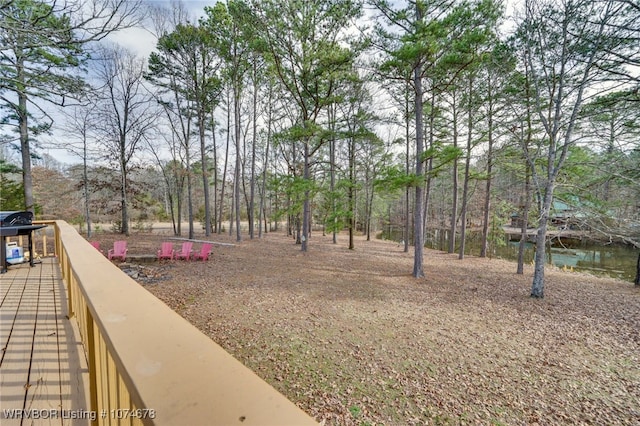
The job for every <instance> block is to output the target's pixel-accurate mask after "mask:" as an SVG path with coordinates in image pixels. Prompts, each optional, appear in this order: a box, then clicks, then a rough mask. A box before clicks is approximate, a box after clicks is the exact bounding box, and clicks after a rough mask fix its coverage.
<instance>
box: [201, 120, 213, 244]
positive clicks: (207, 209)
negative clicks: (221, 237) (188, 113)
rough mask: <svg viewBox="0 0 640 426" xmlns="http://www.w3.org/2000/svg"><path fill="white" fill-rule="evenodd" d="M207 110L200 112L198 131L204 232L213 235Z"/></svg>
mask: <svg viewBox="0 0 640 426" xmlns="http://www.w3.org/2000/svg"><path fill="white" fill-rule="evenodd" d="M205 120H206V117H205V112H204V111H200V112H199V114H198V133H199V136H200V162H201V163H202V190H203V192H204V234H205V235H206V236H207V237H208V236H209V235H211V206H210V205H209V204H210V200H209V168H208V166H207V144H206V140H205Z"/></svg>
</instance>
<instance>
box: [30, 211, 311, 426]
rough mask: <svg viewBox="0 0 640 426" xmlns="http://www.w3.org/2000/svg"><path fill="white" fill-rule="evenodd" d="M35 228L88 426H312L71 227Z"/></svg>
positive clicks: (58, 223)
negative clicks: (46, 236)
mask: <svg viewBox="0 0 640 426" xmlns="http://www.w3.org/2000/svg"><path fill="white" fill-rule="evenodd" d="M41 223H46V224H48V225H50V226H49V229H51V228H53V229H54V240H55V255H56V256H58V260H59V263H60V267H61V270H62V276H63V279H64V280H65V284H66V287H67V297H68V304H69V316H70V317H71V318H74V319H75V320H76V321H77V323H78V328H79V329H80V334H81V340H82V342H83V345H84V351H85V355H86V357H87V364H88V365H89V376H90V399H91V407H88V408H87V409H88V410H91V412H93V413H95V414H96V421H95V422H94V424H99V425H112V424H114V425H140V424H145V425H151V424H153V425H215V424H224V425H232V424H238V425H240V424H241V425H270V424H271V425H305V424H316V422H315V421H314V420H313V419H312V418H311V417H309V416H308V415H307V414H305V413H304V412H303V411H302V410H300V409H299V408H298V407H296V406H295V405H294V404H293V403H292V402H291V401H289V400H288V399H286V398H285V397H284V396H283V395H281V394H280V393H278V392H277V391H276V390H275V389H274V388H272V387H271V386H270V385H268V384H267V383H266V382H264V381H263V380H262V379H260V378H259V377H258V376H256V375H255V374H254V373H253V372H252V371H251V370H249V369H248V368H246V367H244V366H243V365H242V364H241V363H240V362H239V361H238V360H236V359H235V358H233V357H232V356H231V355H230V354H228V353H227V352H226V351H224V350H223V349H222V348H221V347H220V346H218V345H217V344H216V343H214V342H213V341H212V340H211V339H210V338H208V337H207V336H205V335H204V334H203V333H201V332H200V331H199V330H197V329H196V328H195V327H193V326H192V325H191V324H189V323H188V322H187V321H186V320H184V319H183V318H182V317H180V316H179V315H178V314H176V313H175V312H174V311H172V310H171V309H170V308H169V307H168V306H166V305H165V304H164V303H162V302H161V301H160V300H158V299H157V298H156V297H155V296H153V295H152V294H151V293H149V292H148V291H147V290H145V289H144V288H143V287H142V286H140V285H139V284H138V283H136V282H135V281H134V280H133V279H131V278H130V277H129V276H127V275H126V274H124V273H123V272H122V271H121V270H120V269H119V268H118V267H116V266H115V265H113V264H112V263H111V262H110V261H109V260H107V259H106V258H105V257H104V256H103V255H102V254H101V253H100V252H99V251H97V250H95V249H94V248H93V247H92V246H91V245H90V244H89V243H88V242H87V241H86V240H85V239H84V238H83V237H82V236H80V235H79V234H78V233H77V232H76V230H75V229H74V228H73V227H72V226H71V225H69V224H68V223H66V222H64V221H55V222H41ZM37 247H38V246H37V245H36V249H35V251H36V253H41V252H39V251H38V248H37ZM45 247H46V243H45ZM44 250H46V248H45V249H44ZM42 254H44V251H43V252H42ZM48 254H50V253H48Z"/></svg>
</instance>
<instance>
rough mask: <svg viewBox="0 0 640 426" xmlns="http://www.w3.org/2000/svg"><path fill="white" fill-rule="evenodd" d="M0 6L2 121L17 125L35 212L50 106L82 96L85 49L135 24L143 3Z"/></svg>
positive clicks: (27, 194) (32, 1)
mask: <svg viewBox="0 0 640 426" xmlns="http://www.w3.org/2000/svg"><path fill="white" fill-rule="evenodd" d="M0 4H1V6H2V7H0V102H1V103H2V106H3V108H4V109H5V110H7V111H8V112H9V113H8V115H7V117H3V119H5V118H6V119H8V121H10V122H12V123H15V129H16V132H17V133H18V134H19V141H20V151H21V153H22V172H23V183H24V198H25V204H26V206H25V208H26V209H27V210H31V211H33V210H34V205H33V181H32V176H31V158H32V155H33V153H32V150H33V146H32V145H33V142H34V138H33V136H34V135H37V134H38V133H41V132H44V131H47V130H48V129H49V128H50V126H51V124H52V123H53V118H52V116H51V115H50V111H48V110H47V109H46V105H52V104H53V105H57V106H65V105H67V104H68V103H69V99H72V98H74V97H76V96H78V95H80V94H81V93H82V92H83V90H84V83H83V81H82V79H81V78H80V76H79V73H78V70H79V69H80V66H81V65H82V64H83V63H84V62H85V60H86V54H85V52H84V46H85V45H86V44H87V43H89V42H93V41H97V40H102V39H103V38H104V37H106V36H107V35H109V34H111V33H113V32H114V31H117V30H119V29H123V28H127V27H131V26H134V25H136V24H137V23H138V18H137V10H138V7H139V4H140V2H139V1H138V0H88V1H87V0H69V1H62V2H57V1H53V2H44V1H39V0H28V1H21V2H14V1H6V0H3V1H2V3H0ZM34 111H37V114H38V115H37V116H36V115H34V113H33V112H34ZM31 121H34V122H36V124H37V125H35V126H34V125H33V124H30V122H31ZM38 122H39V123H38Z"/></svg>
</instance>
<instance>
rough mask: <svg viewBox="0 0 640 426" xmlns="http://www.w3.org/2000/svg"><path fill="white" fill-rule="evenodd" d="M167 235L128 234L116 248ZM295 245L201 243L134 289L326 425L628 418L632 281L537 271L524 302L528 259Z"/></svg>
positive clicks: (635, 339)
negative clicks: (418, 257) (209, 251)
mask: <svg viewBox="0 0 640 426" xmlns="http://www.w3.org/2000/svg"><path fill="white" fill-rule="evenodd" d="M116 238H119V237H116V236H114V235H112V234H111V235H110V234H103V235H99V236H98V238H97V239H99V240H101V241H102V244H103V245H102V246H103V247H108V246H109V245H110V244H111V241H113V240H114V239H116ZM168 238H169V236H168V235H164V236H163V235H158V234H154V235H151V234H144V235H143V234H139V235H133V236H131V237H129V238H128V240H129V247H130V249H129V252H130V253H132V254H136V253H140V254H152V253H155V252H156V251H157V249H158V248H159V246H160V241H163V240H167V239H168ZM198 238H201V239H202V238H204V237H202V236H199V237H198ZM210 239H211V240H213V241H217V242H224V243H235V241H233V240H231V239H229V238H228V237H225V236H213V237H211V238H210ZM178 244H179V242H176V245H178ZM194 247H195V248H198V244H196V245H195V246H194ZM309 247H310V250H309V252H308V253H307V254H303V253H301V252H300V246H296V245H295V244H294V243H293V240H292V239H291V238H288V237H286V236H285V235H283V234H280V233H270V234H267V236H266V237H265V238H263V239H260V240H258V239H255V240H245V241H243V242H241V243H237V244H236V245H234V246H223V245H219V246H218V245H216V246H214V252H213V255H212V257H211V259H210V260H209V261H208V262H205V263H203V262H184V261H180V262H178V261H174V262H171V261H163V262H162V263H161V264H160V265H158V264H151V265H150V266H149V267H150V268H154V267H159V268H158V270H159V271H160V272H159V273H158V274H161V275H162V276H163V277H162V279H156V280H153V281H152V282H151V283H143V285H145V287H146V288H147V289H148V290H149V291H150V292H152V293H153V294H155V295H156V296H158V297H159V298H160V299H162V300H163V301H164V302H165V303H167V304H168V305H169V306H170V307H172V308H173V309H174V310H176V311H177V312H178V313H180V314H181V315H182V316H183V317H184V318H186V319H187V320H189V321H190V322H191V323H192V324H194V325H195V326H196V327H198V328H199V329H200V330H202V331H203V332H204V333H205V334H207V335H209V336H210V337H211V338H212V339H213V340H214V341H216V342H217V343H219V344H220V345H221V346H223V347H224V348H225V349H226V350H227V351H229V352H230V353H231V354H233V355H234V356H235V357H236V358H238V359H239V360H241V361H242V362H243V363H244V364H245V365H247V366H248V367H249V368H251V369H252V370H253V371H255V372H256V373H257V374H258V375H259V376H261V377H262V378H263V379H265V380H266V381H267V382H269V383H270V384H271V385H273V386H274V387H275V388H276V389H278V390H279V391H280V392H282V393H283V394H284V395H286V396H287V397H288V398H289V399H291V400H292V401H294V402H295V403H296V404H297V405H298V406H300V407H301V408H302V409H303V410H305V411H306V412H307V413H309V414H310V415H312V416H313V417H315V418H316V419H317V420H318V421H319V422H322V423H324V424H327V425H334V424H335V425H377V424H385V425H412V424H415V425H422V424H456V425H457V424H496V425H497V424H505V425H522V424H539V425H556V424H594V425H596V424H597V425H614V424H619V425H633V424H636V425H638V424H640V363H639V362H640V289H638V288H635V287H634V286H633V284H631V283H626V282H622V281H617V280H613V279H606V278H596V277H592V276H589V275H585V274H578V273H571V272H564V271H560V270H557V269H553V268H548V269H547V274H546V287H545V299H544V300H534V299H531V298H529V290H530V285H531V276H532V268H531V267H529V268H528V269H527V270H526V271H525V274H524V276H519V275H516V274H515V264H514V263H511V262H507V261H502V260H495V259H493V260H490V259H481V258H475V257H468V258H466V259H464V260H462V261H460V260H458V259H457V256H454V255H449V254H446V253H442V252H438V251H429V250H427V251H426V252H425V261H424V269H425V272H426V278H424V279H420V280H416V279H414V278H412V277H411V275H410V272H411V270H412V265H413V254H412V253H403V251H402V247H400V246H398V245H397V244H396V243H392V242H385V241H369V242H368V241H365V240H364V239H358V240H357V241H356V249H355V250H353V251H350V250H348V249H347V248H346V240H345V237H341V238H340V241H339V244H338V245H334V244H332V243H331V238H330V237H328V236H327V237H323V236H321V235H320V234H319V233H316V234H314V235H313V236H312V238H311V240H310V244H309Z"/></svg>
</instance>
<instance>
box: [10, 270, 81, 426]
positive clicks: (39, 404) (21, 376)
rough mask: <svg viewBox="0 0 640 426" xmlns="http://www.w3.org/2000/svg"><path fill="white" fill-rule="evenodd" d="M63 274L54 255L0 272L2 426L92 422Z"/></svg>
mask: <svg viewBox="0 0 640 426" xmlns="http://www.w3.org/2000/svg"><path fill="white" fill-rule="evenodd" d="M60 277H61V275H60V270H59V267H58V265H57V263H55V259H50V258H45V259H43V262H42V263H40V264H36V265H35V266H34V267H33V268H31V267H29V265H28V264H22V265H15V266H11V267H9V270H8V272H7V273H6V274H2V275H0V295H2V298H1V299H0V315H1V316H0V343H1V344H2V347H3V354H2V358H1V362H0V409H1V410H2V411H0V423H1V424H2V425H3V426H5V425H7V426H9V425H30V424H37V425H88V424H89V423H90V422H89V419H88V417H90V411H89V408H88V402H87V397H86V395H87V394H88V392H87V385H88V379H87V375H88V373H87V371H88V370H87V367H86V360H85V357H84V352H83V351H82V346H81V345H80V343H79V339H78V333H77V330H76V329H75V327H74V322H73V321H70V320H69V319H68V318H67V313H66V306H67V303H66V300H67V299H66V292H65V288H64V285H63V283H62V279H61V278H60ZM5 410H26V411H25V413H28V414H30V415H37V416H38V417H40V418H39V419H25V418H23V419H15V418H14V419H9V418H7V415H8V414H9V413H7V412H6V411H5ZM23 415H24V414H23ZM43 417H46V418H43ZM78 417H81V418H79V419H78Z"/></svg>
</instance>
